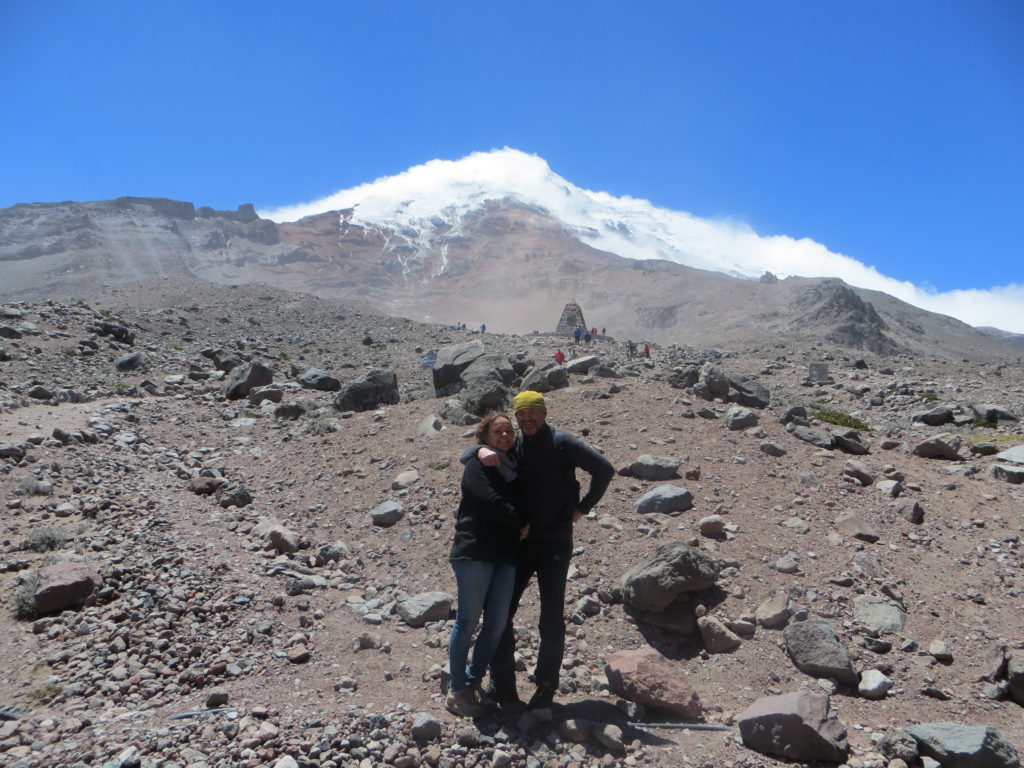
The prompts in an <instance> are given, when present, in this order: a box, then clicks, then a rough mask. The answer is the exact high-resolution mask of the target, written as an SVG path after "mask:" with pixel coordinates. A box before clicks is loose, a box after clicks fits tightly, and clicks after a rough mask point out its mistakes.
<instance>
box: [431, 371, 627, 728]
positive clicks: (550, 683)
mask: <svg viewBox="0 0 1024 768" xmlns="http://www.w3.org/2000/svg"><path fill="white" fill-rule="evenodd" d="M513 407H514V413H515V421H516V423H517V424H518V426H519V434H518V435H516V433H515V427H514V425H513V422H512V419H511V418H509V417H508V416H506V415H504V414H500V413H491V414H489V415H487V416H486V417H485V418H484V419H483V421H481V422H480V424H479V425H478V426H477V430H476V441H477V443H476V444H475V445H472V446H470V447H469V448H467V449H466V450H465V451H464V452H463V454H462V456H461V461H462V463H463V465H464V470H463V475H462V497H461V500H460V502H459V508H458V512H457V519H456V523H455V537H454V542H453V544H452V548H451V554H450V555H449V558H448V559H449V560H450V561H451V564H452V569H453V570H454V572H455V581H456V584H457V587H458V602H457V613H456V618H455V626H454V628H453V629H452V633H451V638H450V640H449V644H448V663H449V672H450V675H451V687H450V691H449V694H448V697H447V699H446V702H445V704H446V707H447V708H448V710H449V711H451V712H452V713H453V714H456V715H459V716H460V717H478V716H480V715H482V714H484V713H485V712H493V711H495V710H496V709H497V708H498V707H499V706H501V705H514V704H517V703H519V702H520V699H519V691H518V688H517V685H516V669H515V634H514V631H513V620H514V618H515V614H516V609H517V608H518V607H519V601H520V599H521V598H522V595H523V592H524V591H525V590H526V588H527V586H528V585H529V583H530V581H531V579H532V578H533V577H534V576H535V575H536V577H537V587H538V591H539V595H540V621H539V631H540V647H539V649H538V653H537V664H536V668H535V670H534V681H535V683H536V690H535V691H534V693H533V695H532V696H531V698H530V700H529V702H528V705H527V706H528V707H529V708H530V709H542V708H547V707H550V706H551V704H552V701H553V699H554V695H555V692H556V691H557V690H558V683H559V670H560V669H561V666H562V656H563V654H564V651H565V610H564V609H565V585H566V579H567V578H568V575H569V560H570V558H571V557H572V551H573V539H572V533H573V524H574V523H575V522H576V521H578V520H579V519H580V518H582V517H583V516H585V515H586V514H587V513H588V512H589V511H590V510H591V509H592V508H593V507H594V505H596V504H597V502H598V501H600V499H601V497H602V496H603V495H604V492H605V490H607V488H608V485H609V483H610V482H611V480H612V477H613V475H614V474H615V470H614V468H613V467H612V465H611V462H609V461H608V459H606V458H605V457H604V456H603V455H601V453H600V452H598V451H597V450H596V449H594V448H593V447H591V446H589V445H587V444H586V443H584V442H583V441H581V440H580V439H579V438H577V437H575V436H573V435H570V434H569V433H567V432H563V431H562V430H559V429H554V428H552V427H551V425H549V424H548V423H547V407H546V404H545V402H544V396H543V395H542V394H540V393H539V392H534V391H531V390H527V391H524V392H520V393H519V394H518V395H516V396H515V398H514V400H513ZM577 469H581V470H583V471H584V472H586V473H587V474H589V475H590V483H589V487H588V489H587V492H586V494H582V488H581V485H580V483H579V482H578V481H577V479H576V470H577ZM481 618H482V624H481ZM478 624H481V626H480V631H479V633H478V635H477V639H476V644H475V645H474V646H473V651H472V658H470V645H471V644H472V636H473V632H474V630H475V629H476V627H477V625H478ZM488 669H489V670H490V684H489V685H488V686H487V688H484V687H483V680H484V677H485V675H486V674H487V671H488Z"/></svg>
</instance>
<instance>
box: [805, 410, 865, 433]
mask: <svg viewBox="0 0 1024 768" xmlns="http://www.w3.org/2000/svg"><path fill="white" fill-rule="evenodd" d="M811 416H813V417H814V418H816V419H817V420H818V421H824V422H826V423H828V424H835V425H836V426H839V427H849V428H850V429H859V430H861V431H863V432H870V431H871V427H869V426H868V425H867V424H865V423H864V422H863V421H861V420H860V419H858V418H856V417H854V416H851V415H850V414H848V413H843V412H842V411H836V410H833V409H831V408H822V409H821V410H818V411H814V413H812V414H811Z"/></svg>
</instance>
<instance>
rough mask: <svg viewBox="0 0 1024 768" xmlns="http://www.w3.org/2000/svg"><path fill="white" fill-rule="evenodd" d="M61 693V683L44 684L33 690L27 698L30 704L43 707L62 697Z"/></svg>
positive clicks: (26, 695) (27, 694)
mask: <svg viewBox="0 0 1024 768" xmlns="http://www.w3.org/2000/svg"><path fill="white" fill-rule="evenodd" d="M60 692H61V685H60V683H44V684H43V685H40V686H39V687H37V688H33V689H31V690H30V691H29V692H28V693H26V694H25V698H26V699H28V701H29V703H30V704H34V705H35V706H43V705H45V704H49V703H50V702H51V701H53V700H54V699H55V698H57V697H58V696H59V695H60Z"/></svg>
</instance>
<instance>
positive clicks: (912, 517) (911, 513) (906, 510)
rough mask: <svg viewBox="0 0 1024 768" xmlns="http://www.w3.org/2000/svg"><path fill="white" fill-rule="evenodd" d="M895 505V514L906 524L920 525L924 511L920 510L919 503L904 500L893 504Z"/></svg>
mask: <svg viewBox="0 0 1024 768" xmlns="http://www.w3.org/2000/svg"><path fill="white" fill-rule="evenodd" d="M895 504H896V513H897V514H898V515H899V516H900V517H902V518H903V519H904V520H906V521H907V522H908V523H913V524H914V525H920V524H921V523H923V522H924V509H922V508H921V504H920V502H917V501H915V500H914V499H904V500H903V501H899V502H895Z"/></svg>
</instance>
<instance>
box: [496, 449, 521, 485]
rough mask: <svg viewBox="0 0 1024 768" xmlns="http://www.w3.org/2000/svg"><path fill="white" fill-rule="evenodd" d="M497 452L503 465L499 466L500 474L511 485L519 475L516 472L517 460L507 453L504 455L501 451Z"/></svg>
mask: <svg viewBox="0 0 1024 768" xmlns="http://www.w3.org/2000/svg"><path fill="white" fill-rule="evenodd" d="M495 452H496V453H497V454H498V458H499V459H501V464H499V465H498V472H500V473H501V476H502V477H503V478H505V479H506V480H507V481H508V482H510V483H511V482H512V481H513V480H515V479H516V476H517V475H518V474H519V473H518V472H517V471H516V467H517V466H518V465H517V464H516V460H515V459H514V458H513V457H511V456H509V455H508V454H507V453H502V452H501V451H495Z"/></svg>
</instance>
